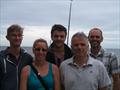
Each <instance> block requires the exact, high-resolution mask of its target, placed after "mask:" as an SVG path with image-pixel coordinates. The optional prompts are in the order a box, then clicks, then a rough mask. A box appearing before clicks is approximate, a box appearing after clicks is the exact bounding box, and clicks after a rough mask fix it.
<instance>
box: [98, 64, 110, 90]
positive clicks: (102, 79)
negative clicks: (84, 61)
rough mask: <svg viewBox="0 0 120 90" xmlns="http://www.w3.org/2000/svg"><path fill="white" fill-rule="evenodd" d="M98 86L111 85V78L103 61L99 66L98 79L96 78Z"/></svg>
mask: <svg viewBox="0 0 120 90" xmlns="http://www.w3.org/2000/svg"><path fill="white" fill-rule="evenodd" d="M98 84H99V88H102V87H106V86H109V85H111V80H110V78H109V76H108V73H107V70H106V68H105V66H104V65H103V63H100V66H99V80H98Z"/></svg>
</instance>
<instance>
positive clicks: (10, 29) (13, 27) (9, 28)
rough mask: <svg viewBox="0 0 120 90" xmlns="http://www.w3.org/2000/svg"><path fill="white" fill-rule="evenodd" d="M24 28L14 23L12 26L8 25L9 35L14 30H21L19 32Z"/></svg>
mask: <svg viewBox="0 0 120 90" xmlns="http://www.w3.org/2000/svg"><path fill="white" fill-rule="evenodd" d="M23 29H24V28H22V27H21V26H20V25H18V24H13V25H11V26H10V27H8V29H7V35H9V34H10V33H11V32H14V31H19V32H21V33H23Z"/></svg>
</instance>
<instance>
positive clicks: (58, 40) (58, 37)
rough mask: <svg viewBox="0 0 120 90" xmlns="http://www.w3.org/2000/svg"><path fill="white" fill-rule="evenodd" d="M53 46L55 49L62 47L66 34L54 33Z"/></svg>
mask: <svg viewBox="0 0 120 90" xmlns="http://www.w3.org/2000/svg"><path fill="white" fill-rule="evenodd" d="M51 38H52V40H53V44H54V45H55V47H56V48H61V47H63V46H64V41H65V39H66V34H65V32H64V31H57V30H56V31H54V32H53V34H52V36H51Z"/></svg>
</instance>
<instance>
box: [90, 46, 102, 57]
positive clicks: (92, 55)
mask: <svg viewBox="0 0 120 90" xmlns="http://www.w3.org/2000/svg"><path fill="white" fill-rule="evenodd" d="M89 54H90V56H91V57H94V58H97V57H98V56H103V54H104V49H103V48H102V47H101V49H100V51H99V52H98V54H97V56H95V55H94V54H93V53H92V52H91V50H89Z"/></svg>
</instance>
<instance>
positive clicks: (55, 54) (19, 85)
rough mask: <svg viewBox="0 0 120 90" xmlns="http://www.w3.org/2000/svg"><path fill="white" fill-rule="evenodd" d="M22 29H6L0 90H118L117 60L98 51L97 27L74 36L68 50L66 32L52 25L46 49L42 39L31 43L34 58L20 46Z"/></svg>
mask: <svg viewBox="0 0 120 90" xmlns="http://www.w3.org/2000/svg"><path fill="white" fill-rule="evenodd" d="M23 30H24V29H23V28H22V27H21V26H20V25H17V24H13V25H11V26H10V27H9V28H8V29H7V35H6V39H7V40H8V41H9V43H10V46H9V47H7V48H6V49H5V50H2V51H0V90H120V66H119V65H118V64H119V63H118V59H117V57H116V55H115V54H113V53H111V52H106V51H105V50H104V49H103V48H102V46H101V43H102V41H103V34H102V31H101V30H100V29H99V28H93V29H91V30H90V32H89V34H88V36H86V35H85V34H84V33H83V32H77V33H75V34H74V35H73V36H72V38H71V48H69V46H67V45H66V44H65V40H66V36H67V29H66V28H65V27H64V26H63V25H60V24H55V25H53V27H52V29H51V39H52V41H53V42H52V44H51V45H50V46H48V44H47V42H46V40H45V39H42V38H40V39H37V40H35V41H34V43H33V47H32V51H33V54H34V57H32V56H31V55H30V54H28V53H27V52H26V51H25V50H24V49H23V48H22V47H21V43H22V39H23ZM89 43H90V46H89Z"/></svg>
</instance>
